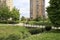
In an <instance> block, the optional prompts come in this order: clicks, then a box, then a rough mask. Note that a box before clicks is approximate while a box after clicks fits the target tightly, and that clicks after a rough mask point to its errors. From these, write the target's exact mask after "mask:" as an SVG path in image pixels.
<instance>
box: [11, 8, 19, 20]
mask: <svg viewBox="0 0 60 40" xmlns="http://www.w3.org/2000/svg"><path fill="white" fill-rule="evenodd" d="M11 17H12V19H13V20H14V21H16V20H19V18H20V13H19V10H17V9H16V8H13V10H12V11H11Z"/></svg>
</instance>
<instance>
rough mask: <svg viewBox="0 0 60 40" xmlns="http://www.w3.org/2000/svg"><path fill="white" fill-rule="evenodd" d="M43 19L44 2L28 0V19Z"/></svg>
mask: <svg viewBox="0 0 60 40" xmlns="http://www.w3.org/2000/svg"><path fill="white" fill-rule="evenodd" d="M37 17H45V0H30V18H31V19H35V18H37Z"/></svg>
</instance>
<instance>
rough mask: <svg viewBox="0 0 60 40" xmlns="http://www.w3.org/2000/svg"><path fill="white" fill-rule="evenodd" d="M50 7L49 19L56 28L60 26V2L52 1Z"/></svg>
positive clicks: (58, 0) (59, 0)
mask: <svg viewBox="0 0 60 40" xmlns="http://www.w3.org/2000/svg"><path fill="white" fill-rule="evenodd" d="M49 3H50V6H49V7H47V13H48V17H49V18H50V20H51V22H52V24H53V25H54V26H55V27H59V26H60V0H50V2H49Z"/></svg>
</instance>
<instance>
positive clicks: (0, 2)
mask: <svg viewBox="0 0 60 40" xmlns="http://www.w3.org/2000/svg"><path fill="white" fill-rule="evenodd" d="M4 5H7V6H8V8H9V9H10V10H12V9H13V0H0V6H4Z"/></svg>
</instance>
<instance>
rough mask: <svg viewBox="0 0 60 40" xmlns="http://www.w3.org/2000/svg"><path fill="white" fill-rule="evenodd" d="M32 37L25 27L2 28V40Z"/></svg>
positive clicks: (0, 30) (0, 31) (0, 39)
mask: <svg viewBox="0 0 60 40" xmlns="http://www.w3.org/2000/svg"><path fill="white" fill-rule="evenodd" d="M28 36H30V33H29V32H28V30H27V29H26V28H25V27H20V26H0V40H19V39H24V38H26V37H28Z"/></svg>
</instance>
